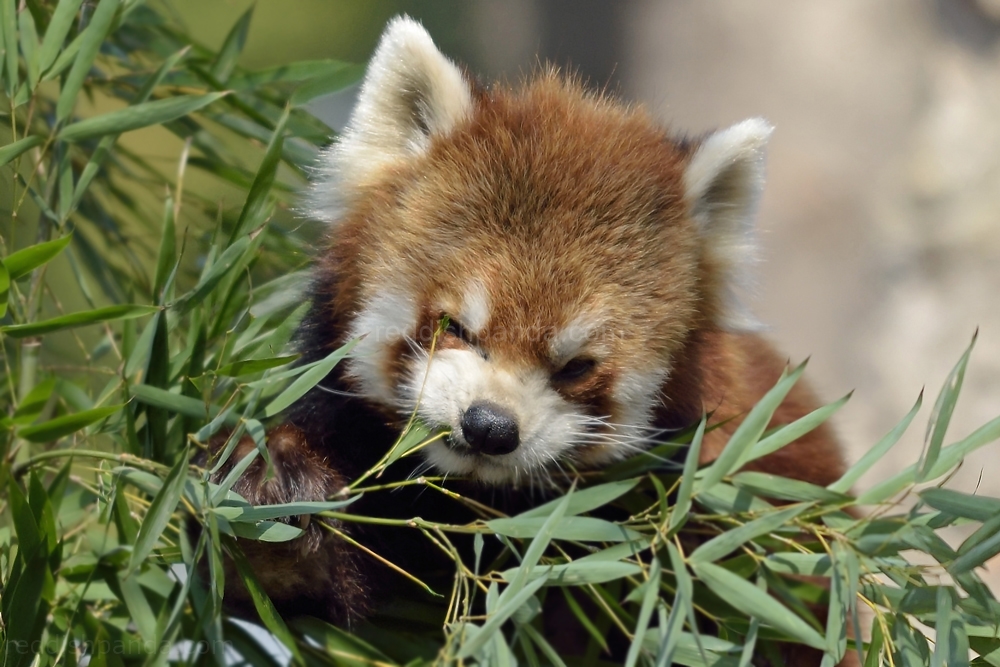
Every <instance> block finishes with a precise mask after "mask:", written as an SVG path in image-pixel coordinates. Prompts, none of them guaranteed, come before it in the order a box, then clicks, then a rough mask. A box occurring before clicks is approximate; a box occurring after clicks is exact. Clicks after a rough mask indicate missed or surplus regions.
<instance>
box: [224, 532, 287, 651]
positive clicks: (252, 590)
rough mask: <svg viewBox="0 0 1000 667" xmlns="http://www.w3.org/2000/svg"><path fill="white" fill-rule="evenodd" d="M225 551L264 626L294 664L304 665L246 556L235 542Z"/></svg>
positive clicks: (285, 626) (283, 623)
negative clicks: (287, 651) (290, 655)
mask: <svg viewBox="0 0 1000 667" xmlns="http://www.w3.org/2000/svg"><path fill="white" fill-rule="evenodd" d="M227 551H228V552H229V556H230V558H232V559H233V563H234V564H235V565H236V572H237V574H239V576H240V579H241V580H242V581H243V585H244V586H246V589H247V592H248V593H249V594H250V599H251V600H252V601H253V606H254V608H255V609H256V610H257V614H258V615H259V616H260V620H261V621H262V622H263V623H264V627H266V628H267V629H268V630H270V631H271V633H272V634H273V635H274V636H275V637H277V638H278V640H279V641H280V642H281V643H282V644H284V646H285V648H287V649H288V650H289V651H290V652H291V654H292V661H293V663H294V664H296V665H304V664H305V662H304V661H303V659H302V654H301V653H300V652H299V645H298V643H296V641H295V637H293V636H292V633H291V632H290V631H289V630H288V626H287V625H285V622H284V621H283V620H282V618H281V616H279V615H278V611H277V610H276V609H275V608H274V604H273V603H272V602H271V599H270V598H268V597H267V593H266V592H264V588H263V587H262V586H261V585H260V582H259V581H258V580H257V577H256V575H254V573H253V568H252V567H250V563H249V562H248V561H247V558H246V556H244V555H243V552H242V551H241V550H240V548H239V547H238V546H236V545H235V544H234V545H233V546H232V548H230V549H227Z"/></svg>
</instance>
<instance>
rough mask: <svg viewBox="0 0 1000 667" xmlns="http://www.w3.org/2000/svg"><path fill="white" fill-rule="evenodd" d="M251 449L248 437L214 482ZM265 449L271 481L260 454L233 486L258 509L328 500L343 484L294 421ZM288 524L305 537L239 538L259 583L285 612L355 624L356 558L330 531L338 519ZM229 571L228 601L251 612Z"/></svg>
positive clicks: (360, 589) (358, 595)
mask: <svg viewBox="0 0 1000 667" xmlns="http://www.w3.org/2000/svg"><path fill="white" fill-rule="evenodd" d="M218 444H219V446H221V444H222V443H221V442H220V443H218ZM254 446H255V445H254V443H253V440H252V439H251V438H250V437H248V436H246V437H244V438H243V439H242V440H241V441H240V442H239V444H238V445H237V446H236V449H235V450H234V451H233V453H232V455H231V456H230V457H229V460H228V461H227V462H226V464H225V465H224V466H222V468H221V469H220V470H219V471H218V472H217V473H216V474H215V475H213V477H212V481H213V482H219V481H221V480H222V479H223V478H225V476H226V475H227V474H228V473H229V471H230V470H231V469H232V467H233V465H235V463H236V462H237V461H239V460H241V459H242V458H243V457H244V456H246V455H247V454H249V453H250V452H251V451H252V450H253V448H254ZM267 448H268V451H269V453H270V456H271V463H272V467H273V475H272V476H271V477H270V478H267V466H266V464H265V462H264V460H263V459H262V458H259V457H258V458H257V459H256V460H255V461H254V462H253V463H252V464H251V465H250V467H249V469H248V470H247V471H246V472H245V473H244V474H243V476H241V477H240V478H239V479H238V480H237V481H236V484H234V485H233V491H235V492H236V493H238V494H240V495H241V496H243V497H244V498H246V499H247V500H248V501H249V502H250V503H251V504H253V505H271V504H282V503H290V502H302V501H322V500H327V499H329V498H331V497H332V496H334V495H335V494H336V493H337V492H338V491H340V490H341V489H342V488H343V487H344V485H345V483H344V480H343V479H342V478H341V477H340V476H339V475H338V474H337V473H336V471H334V470H333V469H332V468H331V467H330V466H329V465H328V462H327V460H326V459H325V458H323V457H321V456H319V455H318V454H317V453H316V452H315V451H313V450H312V449H311V448H310V447H309V445H308V443H307V442H306V439H305V435H304V434H303V433H302V431H300V430H299V429H297V428H296V427H294V426H292V425H291V424H282V425H281V426H279V427H278V428H276V429H274V430H272V431H271V432H270V433H269V434H268V436H267ZM288 521H289V522H290V523H292V524H293V525H299V526H301V527H303V528H304V529H305V535H303V536H301V537H299V538H298V539H295V540H292V541H290V542H282V543H264V542H258V541H256V540H238V544H239V546H240V548H241V549H242V550H243V553H244V554H245V555H246V557H247V559H248V560H249V561H250V564H251V566H252V567H253V570H254V572H255V574H256V575H257V578H258V579H259V580H260V582H261V584H262V585H263V586H264V589H265V590H266V591H267V593H268V595H269V596H270V598H271V600H272V602H274V604H275V606H276V607H277V609H278V611H279V613H281V614H282V615H286V616H301V615H303V614H309V615H314V616H319V617H321V618H326V619H329V620H331V621H333V622H335V623H339V624H342V625H350V623H351V621H352V620H355V619H358V618H360V617H361V616H363V615H364V614H365V612H366V611H367V607H366V595H365V587H364V586H363V584H362V576H361V573H360V571H359V567H358V565H359V564H358V560H359V554H358V553H357V552H356V550H355V549H354V547H352V546H350V545H348V544H346V543H345V542H344V541H343V540H341V539H340V538H339V537H337V536H336V535H335V534H334V533H333V532H332V531H331V530H329V528H328V527H333V528H335V529H337V530H341V529H342V527H341V526H340V525H339V522H336V521H333V520H331V519H326V518H319V517H315V516H312V517H310V516H307V515H303V516H301V517H289V518H288ZM225 574H226V604H227V605H228V606H230V607H232V608H233V609H235V610H236V611H237V612H241V613H244V614H248V615H252V614H253V611H252V610H253V605H252V602H251V601H250V599H249V596H248V593H247V591H246V589H245V588H244V587H243V585H242V582H241V581H240V578H239V577H238V576H237V575H236V572H235V567H234V566H233V565H232V563H231V562H227V563H226V573H225Z"/></svg>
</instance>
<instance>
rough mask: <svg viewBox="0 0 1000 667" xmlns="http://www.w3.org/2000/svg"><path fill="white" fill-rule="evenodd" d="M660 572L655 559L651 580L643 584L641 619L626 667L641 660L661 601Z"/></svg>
mask: <svg viewBox="0 0 1000 667" xmlns="http://www.w3.org/2000/svg"><path fill="white" fill-rule="evenodd" d="M660 570H661V566H660V560H659V559H658V558H654V559H653V562H652V564H651V565H650V567H649V579H647V580H646V583H644V584H643V587H644V591H645V592H644V593H643V596H642V604H641V606H640V607H639V618H638V619H637V620H636V624H635V635H634V636H633V637H632V643H631V644H630V645H629V647H628V654H627V655H626V656H625V667H635V663H636V661H637V660H638V659H639V652H640V650H641V649H642V640H643V639H644V638H645V636H646V628H648V627H649V621H650V619H651V618H652V617H653V609H654V605H655V604H656V602H657V600H659V599H660Z"/></svg>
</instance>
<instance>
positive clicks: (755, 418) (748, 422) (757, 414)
mask: <svg viewBox="0 0 1000 667" xmlns="http://www.w3.org/2000/svg"><path fill="white" fill-rule="evenodd" d="M805 369H806V362H802V363H801V364H800V365H799V366H798V367H797V368H795V369H794V370H793V371H792V372H791V373H788V374H787V375H785V374H782V377H781V379H779V380H778V383H777V384H776V385H774V387H773V388H772V389H771V390H770V391H768V392H767V393H766V394H765V395H764V398H762V399H761V400H760V402H759V403H757V405H755V406H754V407H753V408H752V409H751V410H750V413H749V414H748V415H747V416H746V418H744V420H743V422H742V423H741V424H740V425H739V426H738V427H737V429H736V432H734V433H733V435H732V437H730V438H729V442H728V443H726V447H725V449H723V450H722V453H721V454H720V455H719V458H717V459H716V460H715V462H714V463H713V464H712V465H710V466H709V467H708V468H707V469H705V470H704V472H703V474H701V479H699V480H698V483H697V484H696V488H697V489H698V491H705V490H707V489H710V488H712V487H713V486H715V485H716V484H718V483H719V482H721V481H722V478H723V477H725V476H726V475H729V474H731V473H732V472H734V471H735V470H736V468H737V465H738V463H739V461H740V459H741V458H742V457H743V453H744V452H745V451H747V450H748V449H749V448H750V447H753V446H754V445H755V444H756V443H757V441H758V440H759V439H760V436H761V434H762V433H763V432H764V429H766V428H767V425H768V423H770V421H771V416H772V415H774V411H775V410H777V409H778V406H780V405H781V403H782V401H784V400H785V396H786V395H788V392H789V391H791V389H792V386H794V385H795V383H796V382H797V381H798V379H799V377H800V376H801V375H802V373H803V371H805Z"/></svg>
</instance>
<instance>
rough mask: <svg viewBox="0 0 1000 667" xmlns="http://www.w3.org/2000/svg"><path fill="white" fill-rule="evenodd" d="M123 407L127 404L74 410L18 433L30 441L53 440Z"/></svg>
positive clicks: (106, 416)
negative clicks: (82, 410) (71, 412)
mask: <svg viewBox="0 0 1000 667" xmlns="http://www.w3.org/2000/svg"><path fill="white" fill-rule="evenodd" d="M123 407H125V406H124V405H109V406H107V407H103V408H94V409H93V410H86V411H84V412H74V413H73V414H71V415H63V416H62V417H56V418H55V419H50V420H49V421H47V422H42V423H41V424H35V425H33V426H25V427H23V428H20V429H18V431H17V435H18V436H19V437H21V438H24V439H25V440H27V441H29V442H52V441H54V440H58V439H59V438H62V437H64V436H67V435H69V434H71V433H76V432H77V431H79V430H80V429H82V428H85V427H87V426H90V425H91V424H93V423H95V422H99V421H101V420H102V419H106V418H108V417H110V416H111V415H113V414H115V413H116V412H118V411H119V410H121V409H122V408H123Z"/></svg>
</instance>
